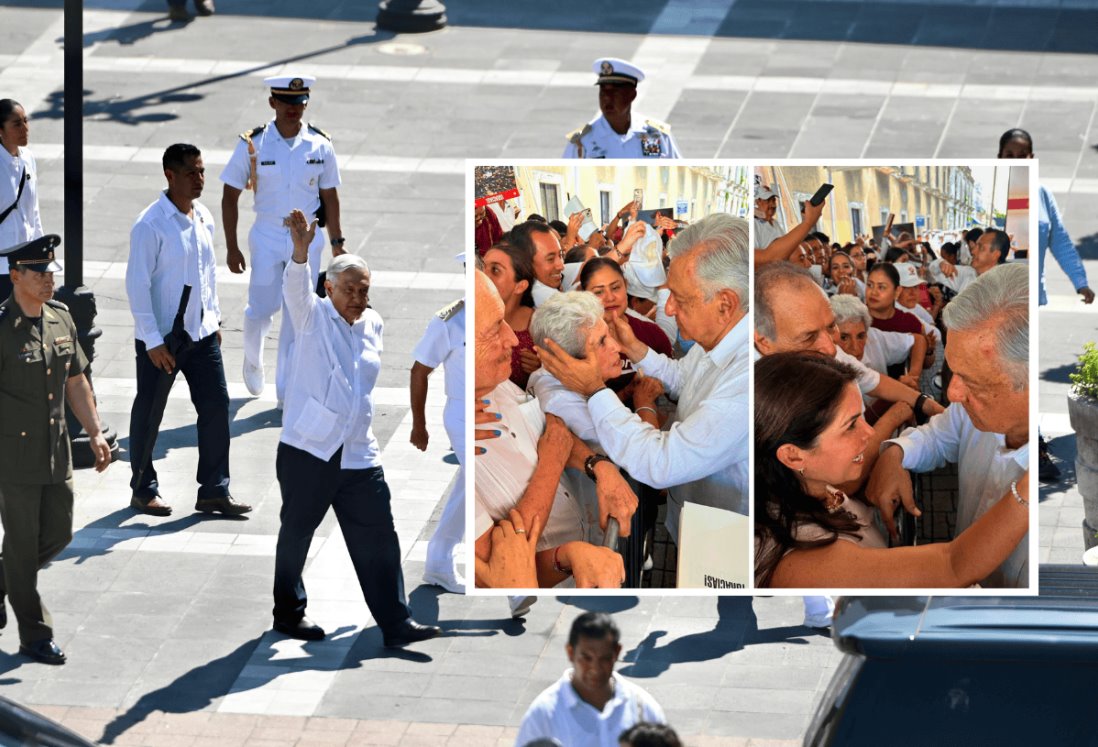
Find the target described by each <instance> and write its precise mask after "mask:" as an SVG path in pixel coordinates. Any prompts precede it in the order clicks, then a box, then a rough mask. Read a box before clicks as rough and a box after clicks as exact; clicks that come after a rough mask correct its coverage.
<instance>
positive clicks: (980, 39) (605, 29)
mask: <svg viewBox="0 0 1098 747" xmlns="http://www.w3.org/2000/svg"><path fill="white" fill-rule="evenodd" d="M8 4H9V5H15V6H17V7H33V8H57V7H58V0H15V2H9V3H8ZM445 5H446V15H447V20H448V23H449V25H450V26H451V27H464V28H478V27H479V28H484V29H498V30H507V29H530V30H536V31H565V32H598V33H602V34H612V33H617V34H638V35H642V34H652V35H661V34H664V35H669V36H705V37H709V36H717V37H746V38H754V39H785V40H802V41H819V42H858V43H867V44H896V45H916V46H923V47H951V48H959V49H987V50H995V51H1003V50H1010V51H1012V52H1066V53H1094V52H1095V51H1098V41H1096V38H1095V35H1094V33H1093V29H1095V28H1098V9H1095V8H1061V7H1023V4H1020V3H1010V4H1009V5H1008V4H1006V3H999V4H995V3H973V2H971V0H966V1H963V2H960V1H957V0H954V2H948V1H947V0H934V1H929V0H928V1H926V2H914V1H912V0H848V1H847V2H827V3H823V2H819V0H735V2H728V3H727V4H725V3H709V4H707V5H710V6H715V7H708V8H707V7H700V8H699V9H697V11H696V12H691V11H693V10H694V9H692V8H690V7H689V4H687V7H686V8H682V7H680V5H679V4H676V6H671V7H669V6H670V3H667V2H650V3H626V4H623V3H617V2H612V1H611V0H601V2H598V1H596V2H592V1H591V0H558V2H556V3H554V4H553V10H552V12H546V7H545V4H544V3H543V2H540V1H539V0H514V1H513V2H510V3H507V4H506V6H500V5H498V4H496V3H474V2H459V1H458V0H450V1H449V2H447V3H445ZM84 6H85V8H89V9H111V10H117V9H118V3H116V2H111V1H110V0H89V1H88V2H85V3H84ZM729 6H730V7H729ZM164 8H165V4H164V3H163V0H147V1H146V2H144V3H142V4H141V6H140V8H139V10H141V11H144V12H156V13H161V12H163V11H164ZM668 11H670V12H668ZM377 12H378V3H377V2H376V1H373V0H371V1H368V2H361V0H327V1H326V2H312V3H303V2H300V0H270V2H262V3H259V2H254V1H251V0H218V2H217V15H216V16H214V17H213V18H200V19H197V20H196V21H195V22H196V23H199V24H203V25H208V26H209V27H210V28H211V29H216V27H217V22H218V19H219V18H223V17H226V16H258V17H262V18H286V19H289V18H303V19H308V20H310V21H345V22H357V23H373V22H375V21H376V19H377ZM722 12H723V13H724V16H723V18H719V17H717V14H719V13H722ZM135 25H136V26H137V27H138V28H136V29H132V30H129V31H127V32H126V34H122V35H119V36H116V37H107V38H109V39H112V40H113V39H117V40H118V41H119V43H120V44H126V43H133V40H135V39H136V38H140V37H136V36H135V35H136V34H140V33H143V31H144V30H143V29H141V28H140V26H141V24H135ZM179 25H180V26H182V25H183V24H179ZM435 33H440V32H435ZM441 33H445V31H443V32H441ZM127 34H128V35H127ZM427 38H429V35H428V36H427ZM497 43H500V44H505V40H503V41H501V40H497Z"/></svg>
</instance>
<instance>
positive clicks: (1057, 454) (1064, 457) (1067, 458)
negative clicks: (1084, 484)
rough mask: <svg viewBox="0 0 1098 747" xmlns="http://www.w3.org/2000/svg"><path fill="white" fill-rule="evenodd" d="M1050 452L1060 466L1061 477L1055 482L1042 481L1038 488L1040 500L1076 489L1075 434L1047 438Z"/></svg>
mask: <svg viewBox="0 0 1098 747" xmlns="http://www.w3.org/2000/svg"><path fill="white" fill-rule="evenodd" d="M1045 443H1046V444H1047V445H1048V450H1049V453H1050V454H1052V457H1053V459H1054V461H1055V464H1056V466H1057V467H1059V468H1060V479H1059V480H1058V481H1057V482H1055V483H1044V482H1042V483H1040V488H1039V490H1038V498H1039V502H1041V503H1043V502H1044V501H1045V500H1046V499H1048V498H1051V497H1052V496H1054V495H1059V494H1061V493H1069V492H1071V491H1072V490H1075V487H1076V481H1075V457H1076V454H1077V450H1076V444H1075V434H1074V433H1067V434H1065V435H1062V436H1056V437H1055V438H1047V437H1046V438H1045Z"/></svg>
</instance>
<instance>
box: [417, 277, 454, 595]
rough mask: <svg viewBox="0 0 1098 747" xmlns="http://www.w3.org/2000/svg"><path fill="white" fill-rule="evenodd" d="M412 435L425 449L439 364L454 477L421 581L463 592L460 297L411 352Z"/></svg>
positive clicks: (437, 316)
mask: <svg viewBox="0 0 1098 747" xmlns="http://www.w3.org/2000/svg"><path fill="white" fill-rule="evenodd" d="M412 357H413V358H414V359H415V363H413V364H412V374H411V398H412V436H411V439H410V440H411V442H412V445H413V446H415V447H416V448H417V449H419V450H420V451H426V450H427V442H428V438H429V434H428V433H427V421H426V415H425V412H424V410H425V405H426V402H427V377H428V376H430V375H431V372H432V371H434V370H435V369H436V368H438V367H439V366H440V365H441V366H443V367H444V368H445V369H446V408H445V409H444V410H443V412H442V422H443V424H444V425H445V427H446V435H447V436H449V437H450V446H451V447H452V448H453V449H454V455H455V456H457V459H458V464H459V465H461V468H460V469H459V470H458V474H457V479H456V481H455V482H454V488H453V490H451V491H450V496H449V497H448V498H447V499H446V505H445V506H444V507H443V509H442V516H440V517H439V520H438V527H437V528H436V529H435V533H434V535H432V536H431V541H430V542H429V543H428V544H427V567H426V569H425V570H424V573H423V581H424V583H428V584H433V585H435V586H441V587H442V588H443V589H446V591H450V592H453V593H454V594H464V593H465V579H464V578H462V576H461V574H460V573H458V570H457V559H456V552H457V548H458V545H460V544H461V542H462V540H463V539H464V537H465V417H464V412H463V408H464V399H465V396H464V392H465V299H464V298H462V299H458V300H457V301H455V302H453V303H451V304H449V305H447V306H445V307H444V308H442V309H440V310H439V311H438V313H436V314H435V315H434V316H433V317H431V321H430V322H428V323H427V331H426V332H425V333H424V334H423V338H422V339H420V341H419V343H418V344H417V345H416V347H415V350H413V351H412Z"/></svg>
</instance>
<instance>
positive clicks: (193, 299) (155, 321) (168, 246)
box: [126, 143, 252, 516]
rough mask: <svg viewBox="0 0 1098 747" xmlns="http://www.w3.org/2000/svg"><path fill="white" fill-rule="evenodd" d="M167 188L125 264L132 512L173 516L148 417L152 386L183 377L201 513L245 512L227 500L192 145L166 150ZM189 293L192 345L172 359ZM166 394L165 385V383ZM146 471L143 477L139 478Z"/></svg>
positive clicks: (215, 316) (220, 387)
mask: <svg viewBox="0 0 1098 747" xmlns="http://www.w3.org/2000/svg"><path fill="white" fill-rule="evenodd" d="M163 166H164V176H165V177H167V180H168V189H167V190H166V191H165V192H163V193H162V194H161V195H160V198H159V199H158V200H157V201H156V202H154V203H152V204H151V205H149V206H148V207H147V208H145V209H144V210H143V211H142V212H141V215H139V216H138V218H137V221H136V222H135V223H134V225H133V229H132V230H131V231H130V258H129V262H127V263H126V295H127V296H128V297H129V301H130V311H131V313H132V314H133V320H134V347H135V348H136V351H137V397H136V398H135V399H134V402H133V409H132V410H131V411H130V453H131V454H133V455H134V457H135V458H134V459H132V460H131V463H130V467H131V469H132V470H133V477H132V478H131V480H130V488H131V489H132V491H133V495H132V497H131V499H130V505H131V506H132V507H133V508H135V509H136V510H138V511H140V512H142V513H147V514H153V515H155V516H167V515H168V514H170V513H171V512H172V509H171V506H169V505H168V504H167V503H166V502H165V501H164V500H163V498H162V497H161V496H160V488H159V483H158V481H157V476H156V469H155V468H154V467H153V465H152V458H151V456H150V458H149V463H148V464H142V463H141V456H142V455H143V454H145V453H146V450H147V451H148V453H149V454H150V455H151V453H152V449H151V444H148V443H147V441H148V440H149V438H150V436H151V439H152V441H153V442H154V443H155V440H156V434H155V433H153V434H150V433H149V423H150V418H151V417H154V413H153V408H154V406H162V403H161V404H160V405H156V404H155V399H156V396H155V392H156V389H157V385H158V382H159V381H160V380H161V378H162V377H163V376H168V377H170V378H171V380H172V381H173V382H174V379H175V376H176V374H177V373H179V372H180V371H182V372H183V376H184V377H185V378H186V379H187V386H188V387H189V388H190V390H191V400H192V401H193V402H194V405H195V410H197V411H198V422H197V430H198V473H197V478H198V483H199V486H200V487H199V489H198V501H197V503H196V505H195V508H196V510H199V511H206V512H210V511H220V512H221V513H224V514H229V515H234V516H235V515H239V514H243V513H247V512H248V511H251V510H252V509H251V506H246V505H244V504H241V503H237V502H236V501H235V500H233V497H232V496H231V495H229V391H228V388H227V387H226V386H225V367H224V365H223V363H222V359H221V333H220V332H219V331H218V328H219V326H220V323H221V307H220V306H219V305H218V302H217V280H216V278H215V275H214V271H215V268H216V267H217V259H216V256H215V254H214V249H213V237H214V220H213V215H212V214H211V213H210V211H209V209H207V208H206V206H205V205H203V204H202V203H200V202H198V197H199V196H200V195H201V194H202V188H203V186H204V184H205V169H204V167H203V164H202V154H201V153H200V152H199V150H198V148H196V147H195V146H193V145H188V144H182V143H177V144H175V145H172V146H170V147H169V148H168V149H167V150H166V151H164V157H163ZM187 285H189V286H190V287H191V294H190V299H189V300H188V303H187V307H186V310H185V312H184V315H183V329H184V330H185V331H186V333H187V335H189V336H190V338H191V339H192V340H193V341H194V342H195V345H194V347H193V348H191V349H189V350H186V351H184V352H181V353H180V355H179V357H178V358H176V357H175V356H174V355H173V353H172V351H171V350H169V349H168V347H167V346H166V345H165V344H164V336H165V335H167V334H168V332H169V331H170V330H171V329H172V325H173V323H174V321H175V317H176V314H177V313H178V311H179V303H180V300H181V298H182V294H183V287H184V286H187ZM169 386H170V384H169ZM142 467H144V469H142Z"/></svg>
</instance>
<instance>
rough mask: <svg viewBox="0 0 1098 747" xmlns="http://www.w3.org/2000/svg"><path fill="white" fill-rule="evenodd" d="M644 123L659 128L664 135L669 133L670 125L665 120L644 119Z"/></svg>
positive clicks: (655, 128)
mask: <svg viewBox="0 0 1098 747" xmlns="http://www.w3.org/2000/svg"><path fill="white" fill-rule="evenodd" d="M644 124H645V126H647V127H651V128H652V129H654V130H659V131H660V132H662V133H663V134H664V135H670V134H671V125H669V124H667V123H666V122H661V121H659V120H658V119H646V120H644Z"/></svg>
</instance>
